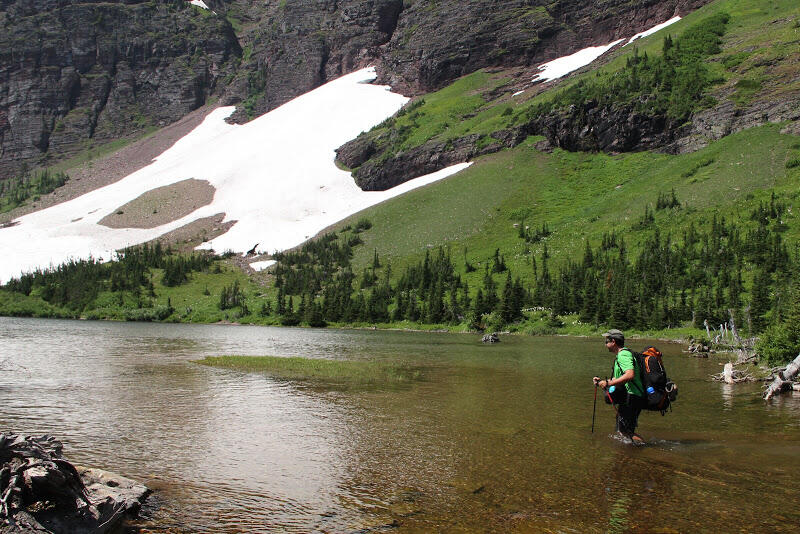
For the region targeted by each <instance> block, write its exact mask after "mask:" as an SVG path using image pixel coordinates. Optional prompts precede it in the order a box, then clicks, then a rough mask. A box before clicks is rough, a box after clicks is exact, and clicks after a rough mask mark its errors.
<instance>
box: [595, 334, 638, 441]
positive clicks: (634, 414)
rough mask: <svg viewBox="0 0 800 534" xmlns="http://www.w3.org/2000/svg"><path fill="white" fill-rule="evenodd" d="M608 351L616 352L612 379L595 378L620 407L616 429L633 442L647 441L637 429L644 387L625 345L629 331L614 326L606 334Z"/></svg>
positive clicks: (631, 354)
mask: <svg viewBox="0 0 800 534" xmlns="http://www.w3.org/2000/svg"><path fill="white" fill-rule="evenodd" d="M603 338H604V339H605V342H606V348H607V349H608V352H610V353H612V354H613V355H614V357H615V358H614V367H613V371H612V378H611V379H600V378H599V377H596V376H595V377H594V378H592V382H594V385H595V387H600V388H602V389H603V391H604V392H605V394H606V396H607V398H610V399H611V400H612V401H613V404H614V406H615V408H616V410H617V425H616V431H617V432H618V433H619V434H621V435H622V436H624V437H625V438H627V439H629V440H631V441H632V442H633V443H637V444H638V443H644V440H643V439H642V438H641V437H640V436H639V435H637V434H636V433H635V431H636V423H637V421H638V419H639V413H640V412H641V411H642V405H643V400H642V399H643V397H644V388H643V386H642V378H641V373H640V371H639V369H638V368H637V366H636V364H635V362H634V357H633V353H632V352H631V351H630V350H628V349H627V348H625V335H624V334H623V333H622V332H621V331H619V330H617V329H615V328H612V329H611V330H609V331H608V332H605V333H604V334H603Z"/></svg>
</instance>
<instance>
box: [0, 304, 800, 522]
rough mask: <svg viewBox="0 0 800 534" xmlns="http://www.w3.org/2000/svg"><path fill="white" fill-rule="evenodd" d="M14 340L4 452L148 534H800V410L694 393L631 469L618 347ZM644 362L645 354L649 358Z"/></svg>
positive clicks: (115, 328) (325, 337)
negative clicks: (82, 474) (332, 368)
mask: <svg viewBox="0 0 800 534" xmlns="http://www.w3.org/2000/svg"><path fill="white" fill-rule="evenodd" d="M501 339H502V341H501V343H499V344H495V345H483V344H482V343H481V342H480V336H478V335H476V334H444V333H421V332H394V331H371V330H333V329H299V328H298V329H294V328H268V327H250V326H233V325H173V324H150V323H104V322H86V321H61V320H41V319H12V318H0V351H1V352H0V431H6V432H16V433H24V434H34V435H38V434H45V433H46V434H51V435H53V436H55V437H56V438H57V439H60V440H61V441H63V442H64V453H65V455H66V457H67V458H68V459H69V460H71V461H73V462H75V463H77V464H81V465H86V466H92V467H100V468H103V469H108V470H111V471H115V472H117V473H119V474H122V475H124V476H128V477H131V478H134V479H137V480H139V481H141V482H143V483H145V484H147V485H148V486H149V487H150V488H152V489H153V490H154V492H155V493H154V495H153V496H152V497H151V498H150V500H149V501H148V504H147V505H146V507H145V509H144V511H143V518H142V519H140V520H138V521H136V522H133V523H132V524H131V528H132V529H135V530H134V531H137V532H170V533H184V532H186V533H188V532H220V533H251V532H304V533H305V532H337V533H338V532H398V533H401V532H402V533H406V532H409V533H410V532H475V531H480V532H630V531H634V532H652V531H658V532H739V531H741V532H797V530H798V527H797V525H798V524H800V512H798V508H797V503H798V498H799V497H800V491H798V484H800V464H799V463H798V462H797V459H798V458H800V395H799V394H797V393H795V394H794V395H792V394H789V395H785V396H783V397H781V398H778V399H776V400H775V401H773V402H772V403H770V404H767V403H764V401H762V400H761V397H760V391H761V384H740V385H737V386H734V387H731V386H726V385H724V384H720V383H718V382H714V381H712V380H711V379H710V375H712V374H715V373H719V372H720V371H721V365H722V364H723V363H724V361H725V360H724V359H722V358H716V359H715V358H711V359H697V358H691V357H689V356H688V355H686V354H683V353H681V348H682V347H681V346H679V345H674V344H666V343H663V342H662V343H658V346H659V348H660V349H661V350H662V351H663V352H664V355H665V356H664V358H665V365H666V367H667V370H668V371H669V374H670V377H671V378H672V379H673V380H674V381H675V382H677V383H678V385H679V397H678V400H677V402H676V403H675V404H674V408H673V411H672V412H670V413H667V414H666V416H664V417H662V416H661V415H660V414H658V413H643V414H642V416H641V417H640V426H639V433H640V434H641V435H642V436H643V437H644V438H645V439H646V440H647V441H648V445H647V446H644V447H631V446H627V445H624V444H622V443H620V442H618V441H617V440H615V439H614V438H613V437H612V436H611V434H612V430H613V419H614V417H613V411H612V409H611V407H609V406H607V405H605V404H603V403H602V401H601V400H600V399H598V404H597V412H596V416H597V421H596V426H595V430H594V433H592V432H591V423H592V407H593V395H594V388H593V387H592V385H591V377H592V376H593V375H599V376H606V375H608V374H609V373H610V370H611V363H612V359H611V356H610V354H609V353H608V352H606V350H605V345H604V344H603V342H602V340H601V339H600V338H592V339H580V338H557V337H522V336H502V337H501ZM645 345H646V342H645V341H643V340H630V342H629V346H631V347H632V348H634V349H639V350H641V349H642V348H643V347H644V346H645ZM224 354H242V355H276V356H305V357H311V358H331V359H361V360H388V361H401V362H404V363H408V364H410V365H414V366H419V367H421V368H422V369H423V378H422V379H421V380H420V381H417V382H413V383H411V384H407V385H403V386H391V387H389V386H386V387H376V386H372V387H360V388H359V387H355V388H354V387H345V386H342V385H338V384H327V385H320V384H318V383H307V382H292V381H282V380H276V379H272V378H270V377H268V376H265V375H262V374H245V373H242V372H238V371H231V370H226V369H219V368H209V367H205V366H201V365H198V364H196V363H194V362H193V360H197V359H200V358H203V357H205V356H215V355H224Z"/></svg>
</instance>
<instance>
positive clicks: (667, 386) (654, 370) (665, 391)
mask: <svg viewBox="0 0 800 534" xmlns="http://www.w3.org/2000/svg"><path fill="white" fill-rule="evenodd" d="M631 352H633V361H634V362H635V364H636V365H637V366H638V367H639V371H640V373H641V378H642V386H644V389H645V392H646V393H645V398H644V402H643V405H642V409H644V410H650V411H653V412H661V415H664V414H665V413H666V412H667V410H668V409H669V410H671V409H672V407H671V403H673V402H675V400H676V399H677V398H678V386H677V385H676V384H675V383H674V382H672V381H671V380H670V379H669V378H668V377H667V371H666V369H664V362H663V360H662V359H661V351H659V350H658V349H657V348H655V347H647V348H646V349H644V350H643V351H642V352H634V351H631Z"/></svg>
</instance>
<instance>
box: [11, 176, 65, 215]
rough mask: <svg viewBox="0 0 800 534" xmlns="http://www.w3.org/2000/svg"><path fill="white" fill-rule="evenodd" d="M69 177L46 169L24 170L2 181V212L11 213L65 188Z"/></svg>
mask: <svg viewBox="0 0 800 534" xmlns="http://www.w3.org/2000/svg"><path fill="white" fill-rule="evenodd" d="M67 180H69V176H68V175H67V174H66V173H64V172H61V171H51V170H49V169H44V170H42V171H38V172H29V171H27V170H22V171H21V172H20V173H19V174H18V175H17V176H13V177H11V178H7V179H5V180H0V212H4V211H10V210H12V209H14V208H16V207H18V206H21V205H22V204H24V203H25V202H26V201H27V200H28V199H30V198H33V200H38V199H39V197H40V196H41V195H46V194H48V193H52V192H53V191H55V190H56V189H57V188H59V187H61V186H63V185H64V184H66V183H67Z"/></svg>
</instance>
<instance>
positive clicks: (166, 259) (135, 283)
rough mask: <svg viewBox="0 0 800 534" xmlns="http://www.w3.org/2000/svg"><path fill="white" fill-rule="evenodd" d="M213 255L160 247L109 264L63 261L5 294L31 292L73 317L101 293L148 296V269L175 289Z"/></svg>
mask: <svg viewBox="0 0 800 534" xmlns="http://www.w3.org/2000/svg"><path fill="white" fill-rule="evenodd" d="M212 259H213V256H212V255H210V254H206V253H194V254H191V255H177V254H175V253H173V251H172V250H171V249H170V248H169V247H164V246H162V245H161V243H159V242H156V243H154V244H144V245H139V246H133V247H128V248H125V249H123V250H121V251H119V252H117V254H116V258H115V261H109V262H103V261H101V260H98V259H96V258H91V257H90V258H88V259H80V260H75V259H71V260H68V261H66V262H64V263H62V264H60V265H58V266H56V267H50V268H46V269H41V268H40V269H36V270H34V271H32V272H29V273H25V274H23V275H21V276H19V277H18V278H12V279H11V280H9V281H8V283H7V284H6V285H5V288H6V289H7V290H10V291H14V292H17V293H21V294H23V295H30V294H31V293H33V292H35V293H36V294H37V295H38V296H39V297H41V298H42V299H43V300H44V301H46V302H49V303H50V304H53V305H55V306H61V307H64V308H67V309H69V310H71V311H73V312H76V313H79V312H81V311H83V310H85V309H87V308H88V307H90V306H91V305H92V303H94V301H95V299H96V298H97V297H98V295H99V294H100V293H101V292H102V291H112V292H117V293H119V294H120V296H121V294H122V292H126V291H127V292H130V293H131V294H132V295H134V296H136V297H138V296H140V295H141V294H142V292H145V293H146V294H147V295H148V296H151V297H154V296H155V292H154V285H153V279H152V272H151V269H153V268H156V269H163V275H162V278H161V283H162V284H164V285H165V286H177V285H180V284H182V283H185V282H186V281H188V279H189V276H190V274H191V273H192V272H196V271H204V270H207V269H208V267H209V265H210V264H211V262H212Z"/></svg>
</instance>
